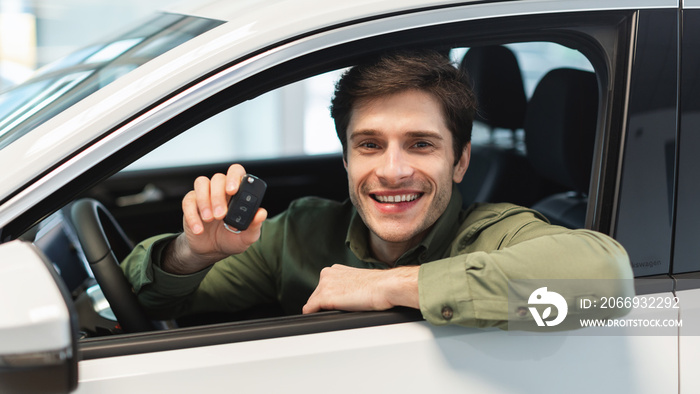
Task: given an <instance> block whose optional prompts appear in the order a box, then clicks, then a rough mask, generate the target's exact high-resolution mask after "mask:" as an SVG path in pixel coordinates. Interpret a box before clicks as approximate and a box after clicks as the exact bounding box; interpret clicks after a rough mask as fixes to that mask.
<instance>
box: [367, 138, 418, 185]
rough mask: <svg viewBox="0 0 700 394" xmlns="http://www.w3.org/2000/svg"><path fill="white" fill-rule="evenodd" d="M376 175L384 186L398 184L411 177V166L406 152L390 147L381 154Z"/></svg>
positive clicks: (396, 147)
mask: <svg viewBox="0 0 700 394" xmlns="http://www.w3.org/2000/svg"><path fill="white" fill-rule="evenodd" d="M376 174H377V177H379V179H380V180H382V181H383V182H385V183H386V184H389V185H393V184H398V183H401V182H402V181H403V180H405V179H408V178H410V177H411V176H412V175H413V166H412V165H411V163H410V161H409V158H408V156H407V155H406V152H404V151H403V150H402V149H401V148H400V147H398V146H390V147H389V148H388V149H386V150H385V151H384V154H382V157H381V162H380V163H378V165H377V168H376Z"/></svg>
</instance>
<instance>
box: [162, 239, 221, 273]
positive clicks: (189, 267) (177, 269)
mask: <svg viewBox="0 0 700 394" xmlns="http://www.w3.org/2000/svg"><path fill="white" fill-rule="evenodd" d="M225 257H226V256H223V255H220V254H216V253H211V254H206V255H204V254H199V253H195V252H194V251H192V249H191V248H190V247H189V244H188V243H187V237H186V236H185V234H184V233H183V234H180V235H179V236H177V237H176V238H175V239H173V240H171V241H170V242H169V243H168V245H167V246H166V247H165V249H164V250H163V254H162V256H161V262H160V267H161V269H162V270H163V271H165V272H168V273H171V274H175V275H189V274H193V273H195V272H198V271H201V270H203V269H205V268H207V267H208V266H210V265H212V264H214V263H216V262H217V261H219V260H222V259H223V258H225Z"/></svg>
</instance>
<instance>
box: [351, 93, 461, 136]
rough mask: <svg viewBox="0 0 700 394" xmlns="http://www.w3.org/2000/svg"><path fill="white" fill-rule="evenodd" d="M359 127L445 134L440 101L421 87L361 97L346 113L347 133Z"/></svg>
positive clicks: (360, 128)
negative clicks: (348, 116)
mask: <svg viewBox="0 0 700 394" xmlns="http://www.w3.org/2000/svg"><path fill="white" fill-rule="evenodd" d="M361 130H374V131H378V132H389V131H395V132H396V131H403V132H406V131H435V132H439V133H441V134H442V133H447V134H449V130H448V129H447V122H446V118H445V116H444V111H443V108H442V105H441V103H440V101H439V100H438V99H437V98H436V97H434V96H433V94H431V93H428V92H425V91H422V90H405V91H401V92H398V93H394V94H389V95H383V96H379V97H371V98H361V99H359V100H357V101H356V102H355V104H354V105H353V108H352V111H351V113H350V122H349V124H348V133H349V134H350V135H352V133H353V132H357V131H361Z"/></svg>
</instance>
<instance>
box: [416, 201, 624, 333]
mask: <svg viewBox="0 0 700 394" xmlns="http://www.w3.org/2000/svg"><path fill="white" fill-rule="evenodd" d="M473 230H474V229H473V228H471V229H466V230H465V231H464V232H463V233H462V234H461V237H460V238H458V239H457V240H456V241H455V242H458V245H462V246H463V247H462V248H456V249H454V250H453V256H452V257H448V258H445V259H441V260H437V261H433V262H430V263H427V264H423V265H422V266H421V268H420V273H419V280H418V291H419V297H420V309H421V312H422V314H423V316H424V318H425V319H426V320H428V321H429V322H431V323H433V324H436V325H442V324H460V325H465V326H471V327H500V328H506V327H507V321H508V285H509V281H511V280H514V279H632V277H633V275H632V270H631V267H630V263H629V258H628V256H627V253H626V252H625V250H624V249H623V247H622V246H621V245H620V244H619V243H617V242H616V241H615V240H614V239H612V238H610V237H608V236H606V235H604V234H601V233H598V232H594V231H590V230H569V229H566V228H563V227H559V226H552V225H550V224H548V223H546V222H544V221H542V220H540V219H538V218H537V217H536V216H535V215H533V214H532V213H528V212H524V213H521V214H517V215H513V216H510V217H507V218H504V219H503V220H499V221H496V222H494V223H493V224H492V225H490V226H487V227H485V228H482V229H480V230H479V232H478V234H474V231H473ZM470 234H473V235H471V236H470ZM626 282H628V283H629V285H626V286H623V287H622V288H616V289H614V291H616V292H617V293H619V294H618V295H621V296H630V295H634V289H633V283H632V281H631V280H629V281H626ZM606 291H607V290H606Z"/></svg>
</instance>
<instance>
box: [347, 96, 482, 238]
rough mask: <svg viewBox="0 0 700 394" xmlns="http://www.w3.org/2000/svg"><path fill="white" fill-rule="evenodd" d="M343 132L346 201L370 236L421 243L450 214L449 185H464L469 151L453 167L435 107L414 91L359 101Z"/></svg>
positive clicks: (448, 135)
mask: <svg viewBox="0 0 700 394" xmlns="http://www.w3.org/2000/svg"><path fill="white" fill-rule="evenodd" d="M347 133H348V144H347V162H346V164H345V166H346V168H347V171H348V183H349V188H350V199H351V200H352V203H353V204H354V205H355V207H356V208H357V210H358V212H359V214H360V216H361V217H362V219H363V220H364V222H365V224H366V225H367V227H368V228H369V229H370V230H371V233H372V234H371V236H373V237H378V238H379V239H381V240H382V241H384V242H390V243H410V244H414V243H417V242H419V241H420V240H421V239H422V238H423V236H424V235H425V233H426V232H427V230H429V229H430V227H431V226H432V225H433V224H434V223H435V221H436V220H437V219H438V217H440V215H441V214H442V213H443V212H444V210H445V209H446V208H447V204H448V203H449V201H450V197H451V194H452V182H453V181H454V182H460V181H461V180H462V177H463V176H464V172H465V171H466V169H467V165H468V164H469V152H470V150H469V148H470V146H468V147H467V148H466V149H465V150H464V152H463V154H462V157H461V158H460V160H459V162H458V163H457V165H454V162H455V160H454V153H453V152H454V151H453V147H452V134H451V133H450V131H449V130H448V129H447V126H446V124H445V119H444V116H443V114H442V110H441V107H440V104H439V103H438V101H437V100H436V99H435V98H433V96H432V95H430V94H428V93H425V92H422V91H418V90H409V91H405V92H401V93H397V94H394V95H390V96H384V97H379V98H375V99H367V100H360V101H359V102H357V103H356V105H355V106H354V108H353V111H352V114H351V117H350V123H349V125H348V130H347Z"/></svg>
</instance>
